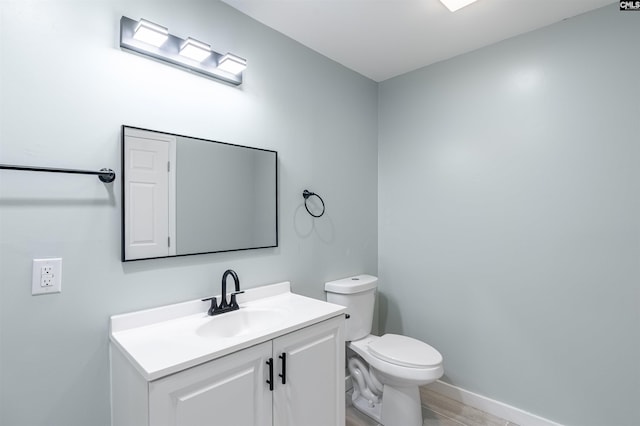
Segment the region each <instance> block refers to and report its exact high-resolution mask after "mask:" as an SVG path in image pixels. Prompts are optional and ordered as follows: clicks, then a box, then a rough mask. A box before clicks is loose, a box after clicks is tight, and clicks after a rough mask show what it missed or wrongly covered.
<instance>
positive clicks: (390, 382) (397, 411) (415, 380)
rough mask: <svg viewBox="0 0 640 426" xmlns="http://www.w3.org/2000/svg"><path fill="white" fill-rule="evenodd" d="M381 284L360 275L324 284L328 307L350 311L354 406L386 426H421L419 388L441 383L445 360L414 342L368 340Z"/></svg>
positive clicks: (386, 338) (348, 325)
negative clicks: (343, 308)
mask: <svg viewBox="0 0 640 426" xmlns="http://www.w3.org/2000/svg"><path fill="white" fill-rule="evenodd" d="M377 281H378V280H377V278H376V277H373V276H371V275H359V276H357V277H350V278H345V279H341V280H337V281H331V282H328V283H326V284H325V291H326V292H327V301H329V302H331V303H336V304H339V305H342V306H345V307H346V308H347V320H346V327H345V328H346V332H345V340H347V349H348V351H347V358H348V361H347V366H348V369H349V373H350V375H351V379H352V382H353V393H352V395H351V397H352V402H353V405H354V407H356V409H358V410H359V411H361V412H362V413H364V414H366V415H368V416H369V417H371V418H373V419H374V420H375V421H377V422H379V423H381V424H382V425H383V426H421V425H422V406H421V403H420V392H419V389H418V387H419V386H422V385H425V384H428V383H431V382H434V381H436V380H438V379H439V378H440V377H442V375H443V373H444V369H443V366H442V361H443V360H442V355H441V354H440V353H439V352H438V351H437V350H436V349H434V348H433V347H431V346H429V345H428V344H426V343H424V342H422V341H420V340H416V339H413V338H411V337H407V336H401V335H398V334H385V335H383V336H374V335H372V334H370V333H371V324H372V319H373V306H374V303H375V291H376V288H377Z"/></svg>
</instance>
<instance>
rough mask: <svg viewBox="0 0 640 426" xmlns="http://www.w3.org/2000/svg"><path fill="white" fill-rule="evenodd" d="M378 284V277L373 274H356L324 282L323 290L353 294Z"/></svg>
mask: <svg viewBox="0 0 640 426" xmlns="http://www.w3.org/2000/svg"><path fill="white" fill-rule="evenodd" d="M377 286H378V278H377V277H374V276H373V275H366V274H363V275H357V276H355V277H349V278H342V279H340V280H335V281H330V282H328V283H325V285H324V291H326V292H329V293H338V294H353V293H361V292H363V291H367V290H371V289H374V288H376V287H377Z"/></svg>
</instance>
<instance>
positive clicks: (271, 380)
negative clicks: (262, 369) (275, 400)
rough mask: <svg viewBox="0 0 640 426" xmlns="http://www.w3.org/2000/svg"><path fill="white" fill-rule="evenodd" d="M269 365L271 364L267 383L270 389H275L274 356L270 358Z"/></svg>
mask: <svg viewBox="0 0 640 426" xmlns="http://www.w3.org/2000/svg"><path fill="white" fill-rule="evenodd" d="M267 365H268V366H269V380H267V383H269V390H270V391H273V358H269V361H267Z"/></svg>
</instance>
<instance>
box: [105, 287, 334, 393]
mask: <svg viewBox="0 0 640 426" xmlns="http://www.w3.org/2000/svg"><path fill="white" fill-rule="evenodd" d="M218 300H220V297H219V296H218ZM237 300H238V304H239V305H240V309H239V310H237V311H233V312H228V313H224V314H221V315H217V316H213V317H211V316H208V315H207V310H208V309H209V302H203V301H201V300H194V301H189V302H184V303H178V304H174V305H168V306H163V307H159V308H154V309H147V310H144V311H138V312H133V313H129V314H122V315H114V316H112V317H111V319H110V339H111V342H112V343H113V345H114V346H115V347H116V348H118V349H119V350H120V351H121V352H122V353H123V354H124V355H125V357H127V359H129V361H130V362H131V363H132V364H133V365H134V366H135V368H136V369H137V370H138V371H139V373H140V374H141V375H142V376H143V377H144V378H145V379H146V380H147V381H152V380H156V379H159V378H161V377H164V376H167V375H169V374H173V373H176V372H178V371H181V370H184V369H186V368H189V367H193V366H196V365H198V364H202V363H204V362H207V361H210V360H213V359H216V358H219V357H222V356H224V355H228V354H230V353H232V352H236V351H238V350H241V349H244V348H248V347H250V346H253V345H256V344H258V343H262V342H266V341H268V340H271V339H273V338H276V337H278V336H281V335H284V334H287V333H290V332H292V331H295V330H298V329H301V328H304V327H306V326H309V325H311V324H314V323H317V322H320V321H323V320H326V319H329V318H332V317H335V316H338V315H342V314H344V313H345V311H346V308H344V307H343V306H339V305H335V304H332V303H328V302H325V301H322V300H317V299H313V298H310V297H306V296H301V295H298V294H294V293H291V286H290V283H289V282H282V283H277V284H271V285H266V286H262V287H256V288H252V289H248V290H246V291H245V293H244V294H240V295H238V296H237Z"/></svg>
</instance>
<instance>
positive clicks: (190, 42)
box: [180, 37, 211, 62]
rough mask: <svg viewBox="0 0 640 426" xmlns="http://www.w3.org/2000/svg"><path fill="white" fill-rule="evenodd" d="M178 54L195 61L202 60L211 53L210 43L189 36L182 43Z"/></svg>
mask: <svg viewBox="0 0 640 426" xmlns="http://www.w3.org/2000/svg"><path fill="white" fill-rule="evenodd" d="M180 54H181V55H182V56H184V57H187V58H189V59H193V60H194V61H196V62H202V61H204V60H205V59H207V58H208V57H209V55H211V45H209V44H207V43H203V42H201V41H199V40H196V39H194V38H191V37H187V40H186V41H185V42H184V43H182V47H181V48H180Z"/></svg>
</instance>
